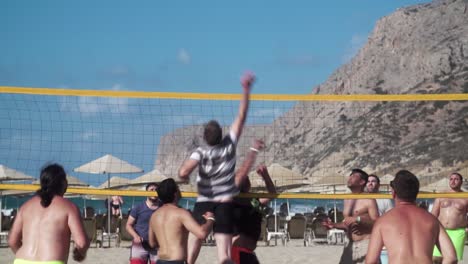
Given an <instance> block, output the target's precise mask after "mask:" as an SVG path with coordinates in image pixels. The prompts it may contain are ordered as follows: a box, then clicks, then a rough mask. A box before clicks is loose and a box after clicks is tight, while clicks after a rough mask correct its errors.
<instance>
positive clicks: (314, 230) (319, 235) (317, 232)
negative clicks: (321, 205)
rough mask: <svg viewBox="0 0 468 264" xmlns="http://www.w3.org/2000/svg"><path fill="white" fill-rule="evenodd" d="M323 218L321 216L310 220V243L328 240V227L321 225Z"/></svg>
mask: <svg viewBox="0 0 468 264" xmlns="http://www.w3.org/2000/svg"><path fill="white" fill-rule="evenodd" d="M323 220H324V219H323V218H321V217H316V218H314V220H313V221H312V225H311V236H310V244H312V243H314V244H317V243H327V242H328V229H327V228H326V227H325V226H323V225H322V222H323Z"/></svg>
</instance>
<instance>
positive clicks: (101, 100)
mask: <svg viewBox="0 0 468 264" xmlns="http://www.w3.org/2000/svg"><path fill="white" fill-rule="evenodd" d="M111 90H114V91H119V90H122V86H121V85H120V84H115V85H113V86H112V88H111ZM60 109H61V111H64V112H80V113H82V114H84V115H95V114H97V113H101V112H110V113H128V112H129V107H128V99H127V98H120V97H118V98H113V97H87V96H80V97H78V100H77V101H75V99H74V98H70V97H62V98H61V99H60Z"/></svg>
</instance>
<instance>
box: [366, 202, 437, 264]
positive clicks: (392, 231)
mask: <svg viewBox="0 0 468 264" xmlns="http://www.w3.org/2000/svg"><path fill="white" fill-rule="evenodd" d="M395 223H401V224H395ZM374 228H376V229H377V230H378V232H379V233H380V234H379V235H380V236H382V241H383V244H384V245H385V246H386V247H387V250H388V257H389V263H421V264H423V263H432V251H433V249H434V244H435V243H436V238H437V237H438V236H439V232H440V229H441V228H442V227H441V226H440V223H439V221H437V219H436V218H435V217H434V216H433V215H431V214H430V213H429V212H427V211H426V210H424V209H421V208H419V207H418V206H416V205H415V204H406V205H403V206H401V207H396V208H394V209H393V210H390V211H389V212H387V214H386V215H385V216H383V217H381V218H380V219H379V220H377V222H376V223H375V225H374Z"/></svg>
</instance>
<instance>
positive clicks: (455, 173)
mask: <svg viewBox="0 0 468 264" xmlns="http://www.w3.org/2000/svg"><path fill="white" fill-rule="evenodd" d="M452 175H457V176H458V177H459V178H460V181H461V182H463V176H462V175H461V174H460V173H458V172H452V173H450V176H452Z"/></svg>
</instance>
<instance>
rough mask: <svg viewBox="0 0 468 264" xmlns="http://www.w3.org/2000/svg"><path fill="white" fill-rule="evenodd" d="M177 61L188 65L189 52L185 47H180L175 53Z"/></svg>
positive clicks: (189, 59) (189, 60)
mask: <svg viewBox="0 0 468 264" xmlns="http://www.w3.org/2000/svg"><path fill="white" fill-rule="evenodd" d="M177 61H179V62H180V63H182V64H185V65H188V64H190V62H191V58H190V53H188V51H187V50H185V49H180V50H179V52H178V53H177Z"/></svg>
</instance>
